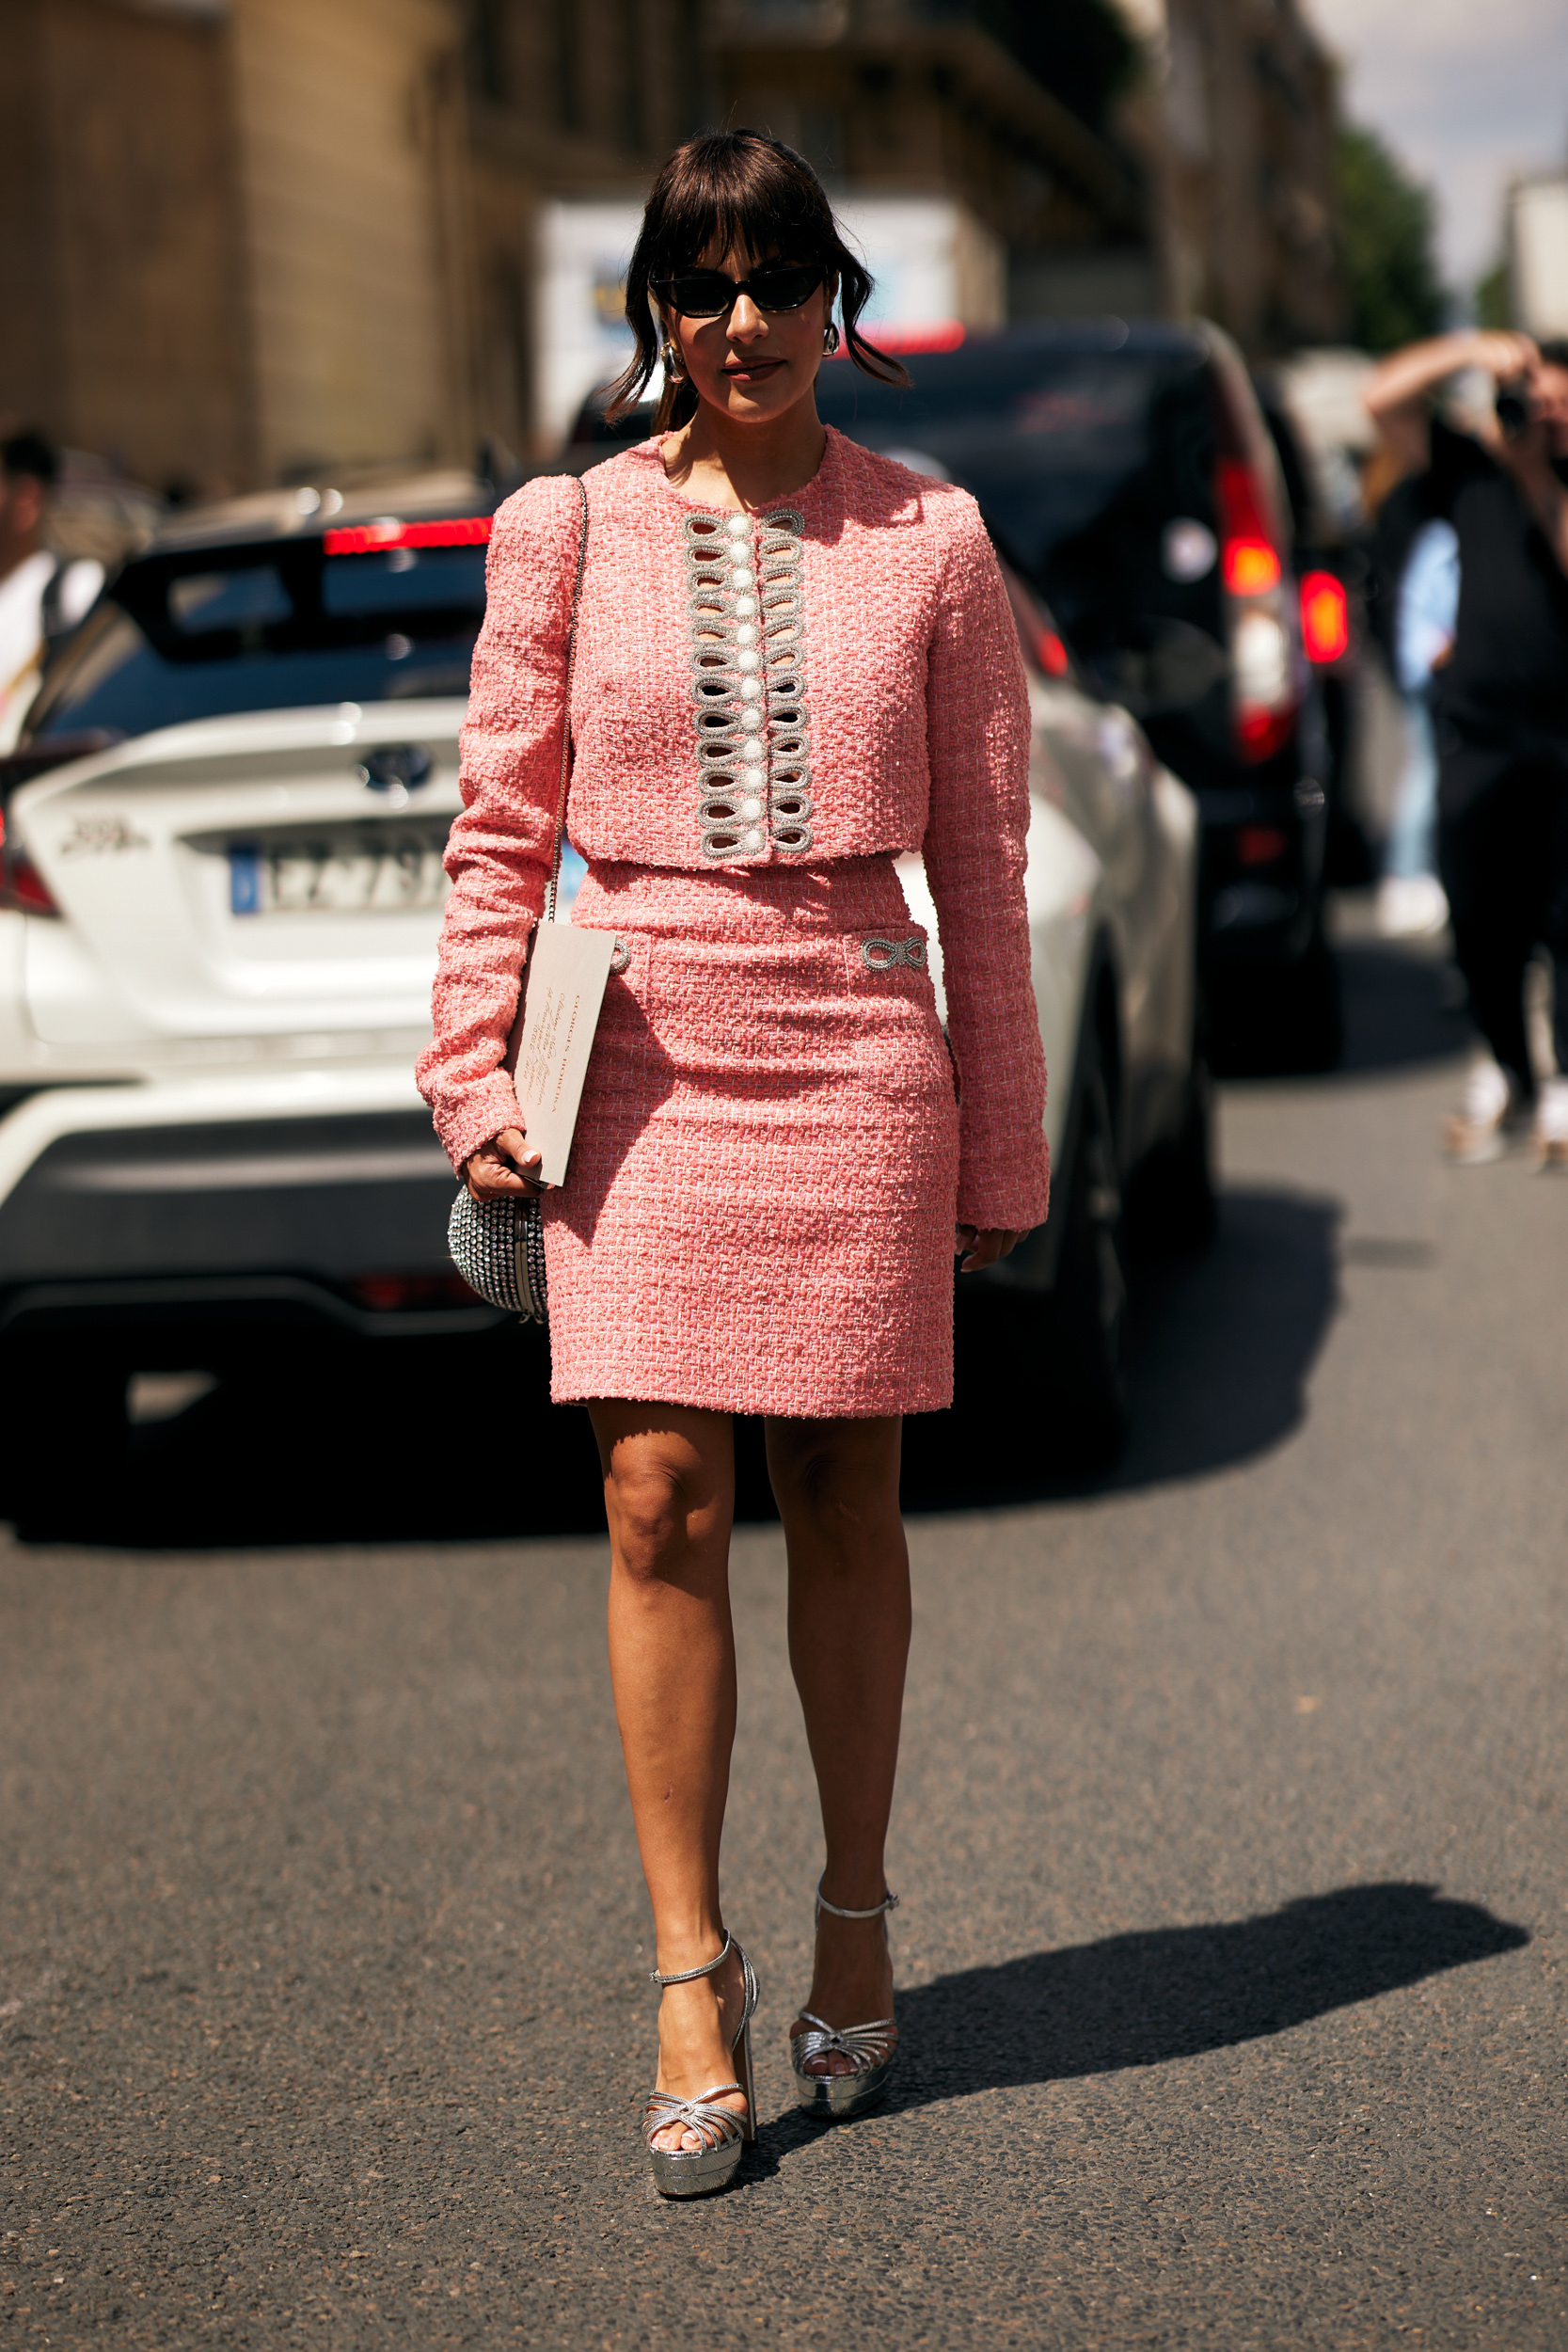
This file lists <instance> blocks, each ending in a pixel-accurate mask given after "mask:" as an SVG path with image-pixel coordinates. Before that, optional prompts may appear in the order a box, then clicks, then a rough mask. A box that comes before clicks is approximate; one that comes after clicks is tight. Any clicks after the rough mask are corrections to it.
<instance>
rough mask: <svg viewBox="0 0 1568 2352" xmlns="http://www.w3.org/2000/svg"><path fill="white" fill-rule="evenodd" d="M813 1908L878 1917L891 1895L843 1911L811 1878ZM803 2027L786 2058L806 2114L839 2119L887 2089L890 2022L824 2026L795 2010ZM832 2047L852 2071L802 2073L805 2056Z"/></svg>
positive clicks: (892, 1904) (827, 2052)
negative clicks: (864, 1906) (858, 1908)
mask: <svg viewBox="0 0 1568 2352" xmlns="http://www.w3.org/2000/svg"><path fill="white" fill-rule="evenodd" d="M816 1907H817V1909H818V1911H829V1912H832V1915H833V1917H834V1918H835V1919H880V1918H882V1917H883V1916H884V1915H886V1914H887V1913H888V1912H890V1911H896V1909H897V1908H898V1898H897V1896H896V1895H884V1896H883V1898H882V1899H881V1901H880V1902H879V1903H873V1904H872V1906H871V1909H870V1910H869V1911H843V1910H841V1909H840V1908H839V1906H838V1904H837V1903H831V1902H830V1901H829V1900H828V1898H827V1897H826V1895H824V1894H823V1892H822V1881H821V1880H820V1879H818V1880H817V1882H816ZM800 2014H801V2016H802V2017H803V2018H804V2019H805V2021H806V2025H807V2027H808V2030H807V2031H806V2032H805V2033H802V2034H797V2035H796V2037H795V2039H794V2041H793V2042H791V2043H790V2045H789V2063H790V2065H791V2067H792V2068H793V2070H794V2074H795V2097H796V2101H797V2103H798V2105H800V2106H802V2107H804V2109H805V2111H806V2113H807V2114H808V2115H819V2116H825V2117H827V2118H829V2119H830V2120H833V2121H838V2122H842V2121H843V2119H844V2118H845V2117H846V2116H847V2115H861V2114H863V2112H864V2111H865V2109H866V2108H867V2107H869V2106H875V2105H876V2103H877V2101H878V2100H879V2098H880V2097H881V2095H882V2093H883V2091H884V2090H886V2089H887V2083H888V2076H889V2075H890V2074H892V2072H893V2061H894V2058H895V2057H896V2055H897V2052H896V2048H895V2044H894V2042H893V2041H892V2040H891V2038H890V2037H891V2036H892V2033H893V2030H894V2021H893V2019H892V2018H891V2017H879V2018H878V2019H876V2021H875V2022H874V2023H873V2024H872V2025H869V2026H830V2025H829V2024H828V2023H827V2021H826V2019H825V2018H821V2017H814V2016H813V2015H812V2013H811V2011H810V2010H809V2009H803V2010H801V2011H800ZM834 2052H839V2053H842V2055H843V2056H844V2057H845V2058H847V2059H848V2060H849V2064H850V2067H851V2068H852V2070H853V2071H852V2072H851V2073H850V2074H807V2073H806V2071H805V2069H806V2065H807V2062H808V2060H810V2059H812V2058H830V2057H832V2055H833V2054H834Z"/></svg>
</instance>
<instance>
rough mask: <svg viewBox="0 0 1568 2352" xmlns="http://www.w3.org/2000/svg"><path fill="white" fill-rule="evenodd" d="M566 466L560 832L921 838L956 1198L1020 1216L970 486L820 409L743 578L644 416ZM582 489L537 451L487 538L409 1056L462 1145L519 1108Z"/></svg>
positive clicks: (1003, 699)
mask: <svg viewBox="0 0 1568 2352" xmlns="http://www.w3.org/2000/svg"><path fill="white" fill-rule="evenodd" d="M584 487H585V489H586V491H587V495H588V505H589V514H590V522H589V538H588V557H587V566H586V570H585V573H584V578H583V585H582V596H581V604H580V609H579V616H578V643H577V655H576V660H575V663H574V667H573V677H572V696H571V730H572V738H571V739H572V753H573V761H572V775H571V789H570V795H569V800H568V804H567V834H568V837H569V838H570V840H571V841H572V843H573V844H574V846H575V847H576V848H577V849H578V850H579V851H580V852H581V854H582V855H583V856H584V857H585V858H586V859H588V860H589V862H590V864H593V863H594V862H595V861H614V862H617V863H629V864H633V865H637V866H652V867H659V868H674V869H677V870H679V869H695V870H698V871H706V872H710V873H714V872H729V873H736V874H744V873H746V872H750V871H751V870H752V869H755V868H764V869H766V868H770V867H771V868H778V867H792V866H793V867H805V868H808V869H809V868H811V867H813V866H823V865H826V864H828V863H830V862H837V861H841V860H846V859H863V858H874V857H881V856H886V855H889V854H896V853H898V852H901V851H904V850H922V851H923V852H924V856H925V863H926V871H927V878H928V881H929V883H930V887H931V893H932V897H933V898H934V900H935V903H936V908H937V915H938V921H939V925H940V929H941V934H942V956H943V965H944V973H945V982H946V992H947V1011H948V1028H949V1035H950V1038H951V1041H952V1046H953V1051H954V1055H955V1058H956V1060H957V1064H958V1080H959V1106H960V1118H959V1123H960V1162H959V1169H960V1172H959V1184H958V1202H957V1214H958V1217H959V1218H960V1219H962V1220H963V1221H965V1222H967V1223H973V1224H977V1225H982V1226H1008V1227H1015V1228H1022V1227H1027V1226H1030V1225H1035V1224H1037V1223H1038V1222H1039V1221H1040V1220H1041V1218H1043V1216H1044V1215H1045V1209H1046V1195H1047V1181H1048V1178H1047V1168H1046V1153H1045V1143H1044V1136H1043V1131H1042V1123H1041V1122H1042V1119H1043V1114H1044V1105H1045V1068H1044V1060H1043V1057H1042V1054H1041V1049H1040V1041H1039V1028H1038V1023H1037V1014H1036V1008H1035V1001H1034V994H1033V991H1032V988H1031V984H1030V955H1029V933H1028V923H1027V918H1026V914H1025V910H1024V899H1023V863H1024V835H1025V830H1026V827H1027V822H1028V808H1029V802H1028V785H1027V774H1028V755H1029V705H1028V695H1027V690H1026V687H1025V684H1024V675H1023V665H1022V657H1021V654H1020V651H1019V645H1018V638H1017V633H1016V630H1015V628H1014V625H1013V620H1012V615H1011V612H1010V610H1009V607H1008V604H1007V598H1006V589H1005V587H1004V585H1003V582H1002V578H1001V574H1000V572H999V570H998V567H997V563H996V558H995V556H994V554H993V552H992V550H991V547H990V540H989V539H988V537H987V535H986V532H985V528H984V525H983V524H982V522H981V520H980V516H979V512H978V510H977V508H976V507H975V504H974V501H973V499H971V498H970V497H969V496H968V495H967V494H966V493H965V492H964V491H962V490H959V489H956V488H954V487H953V486H951V485H947V484H942V483H936V482H932V481H929V480H927V478H925V477H924V476H922V475H917V474H914V473H911V472H910V471H909V470H908V469H906V468H904V467H902V466H899V465H896V464H895V463H894V462H893V461H892V460H891V459H888V458H883V457H878V456H875V455H873V454H871V453H869V452H867V451H865V450H863V449H862V448H860V447H859V446H858V445H857V444H856V443H854V442H851V441H847V440H846V439H845V438H844V437H842V436H841V435H840V434H838V433H836V432H834V431H833V430H832V428H831V427H830V429H829V433H828V448H827V453H826V456H825V457H824V459H823V462H822V465H821V467H820V469H818V471H817V473H816V477H815V479H814V480H813V481H812V482H810V483H809V484H808V485H806V487H805V488H804V489H803V490H801V491H799V492H797V493H796V494H795V495H794V496H793V497H792V498H791V499H790V501H788V502H787V504H786V505H785V504H781V505H780V506H779V507H776V508H769V509H768V510H766V511H765V516H764V522H765V525H766V528H765V529H764V530H763V531H762V532H759V534H758V543H757V573H756V575H755V576H753V575H752V574H746V573H742V574H736V573H735V572H733V571H731V570H729V569H728V568H727V563H726V558H727V554H728V550H727V549H726V547H725V523H726V517H725V516H723V515H722V514H721V513H719V512H717V511H716V510H714V509H712V508H707V507H704V506H703V505H701V504H700V503H699V502H698V501H694V500H691V499H689V498H687V497H685V496H684V495H683V494H682V493H680V492H678V491H677V490H676V489H674V488H673V486H672V485H671V484H670V482H669V480H668V478H667V476H666V474H665V471H664V466H663V461H662V457H661V454H660V446H659V444H658V442H657V441H648V442H645V443H643V444H642V446H641V448H638V449H633V450H628V451H627V452H626V453H624V454H623V455H621V456H619V457H615V458H612V459H610V461H608V462H607V463H606V464H603V465H600V466H596V467H594V469H592V471H591V472H589V473H588V474H587V476H586V477H585V478H584ZM579 516H580V504H579V501H578V490H577V485H575V483H573V482H571V481H570V480H567V479H563V478H562V477H560V476H546V477H544V478H541V479H539V480H536V481H533V482H531V483H529V484H527V485H525V486H524V487H523V488H522V489H521V490H519V491H518V492H517V493H516V495H515V497H513V498H511V499H509V500H508V501H506V503H505V504H504V505H503V506H502V507H501V508H500V510H499V514H498V516H497V517H496V526H495V531H494V534H493V536H492V539H491V542H490V553H489V565H488V576H487V577H488V599H487V608H486V612H485V620H484V627H483V631H482V633H481V635H480V639H479V644H478V645H477V647H476V649H475V654H474V664H473V683H472V690H471V696H470V701H469V705H468V719H467V726H466V727H465V729H464V732H463V739H462V764H461V787H462V792H463V798H464V803H465V809H464V814H463V815H462V816H461V817H459V818H457V820H456V822H455V823H454V824H453V826H452V829H451V839H450V842H449V845H448V849H447V856H446V866H447V872H448V874H449V875H450V876H451V882H452V889H451V896H450V898H449V899H448V902H447V913H446V924H445V930H444V932H443V935H442V942H441V952H440V960H439V967H438V971H437V975H436V990H435V1030H436V1034H435V1041H434V1042H433V1044H432V1045H431V1046H430V1048H429V1049H428V1051H427V1052H426V1053H425V1054H424V1056H423V1057H422V1058H421V1060H420V1066H419V1077H420V1087H421V1089H422V1090H423V1092H424V1094H425V1097H426V1099H427V1100H428V1101H429V1102H430V1104H431V1105H432V1107H433V1109H434V1111H435V1116H436V1130H437V1133H438V1134H439V1136H440V1137H441V1141H442V1143H443V1144H444V1145H445V1147H446V1150H447V1152H448V1154H449V1156H450V1157H451V1161H452V1163H453V1165H454V1167H461V1165H462V1163H463V1162H464V1161H465V1160H466V1159H467V1157H468V1155H469V1154H470V1153H471V1152H474V1151H476V1150H477V1149H478V1147H479V1146H480V1145H481V1144H482V1143H484V1142H486V1141H488V1139H489V1138H490V1137H491V1136H494V1135H497V1134H499V1131H500V1130H501V1128H503V1127H506V1126H514V1125H516V1124H518V1123H519V1115H518V1111H517V1104H516V1099H515V1094H514V1092H513V1089H512V1085H511V1082H510V1079H509V1078H508V1076H507V1074H506V1073H505V1071H504V1069H503V1068H502V1060H503V1056H504V1052H505V1047H506V1041H507V1036H508V1032H509V1029H510V1025H511V1022H512V1017H513V1012H514V1009H515V1002H516V993H517V977H518V973H519V969H520V966H521V962H522V960H523V955H524V944H525V941H526V938H527V935H528V931H529V930H530V928H531V925H532V923H533V922H534V921H535V920H536V919H537V917H538V915H539V914H540V911H541V909H542V907H543V903H544V896H545V886H546V877H547V873H548V867H549V860H550V852H551V845H552V838H553V828H554V818H555V803H556V796H557V792H558V789H559V782H560V764H561V727H562V715H563V714H562V699H563V688H564V681H565V662H566V644H567V632H568V625H569V619H570V610H571V596H572V583H573V580H574V577H575V573H576V565H577V554H578V532H579ZM757 675H760V676H761V677H762V678H763V680H764V681H765V683H766V694H767V702H766V712H765V713H764V714H762V715H760V716H759V715H758V714H757V713H756V711H755V708H754V705H749V704H748V702H747V701H746V699H745V698H746V697H747V696H748V695H751V696H752V697H755V696H756V695H757V688H756V686H755V685H754V684H752V683H750V680H751V679H752V678H753V677H755V676H757Z"/></svg>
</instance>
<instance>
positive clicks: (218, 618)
mask: <svg viewBox="0 0 1568 2352" xmlns="http://www.w3.org/2000/svg"><path fill="white" fill-rule="evenodd" d="M483 618H484V548H483V545H470V546H459V547H419V548H414V547H401V546H392V547H388V548H371V549H368V550H356V551H355V552H353V553H344V554H338V553H333V554H328V553H327V552H326V551H325V545H324V543H323V541H322V540H321V539H320V538H308V539H299V540H293V541H290V542H288V543H287V544H286V545H284V546H282V547H279V546H278V545H277V543H276V542H272V541H269V542H268V543H266V544H265V545H264V546H247V547H231V548H222V547H220V548H210V547H208V548H192V549H188V550H187V549H181V550H179V551H162V552H155V553H152V554H150V555H146V556H142V557H140V558H138V559H137V560H136V561H135V562H134V563H131V564H127V565H126V567H125V569H124V570H123V571H122V572H121V573H120V575H119V578H118V580H115V581H114V582H113V583H112V585H111V586H110V588H109V589H108V591H107V593H106V595H105V596H104V597H103V601H102V602H101V603H100V605H99V607H98V610H97V611H96V612H94V613H93V614H92V615H91V616H90V618H89V619H88V620H87V623H86V625H85V626H84V627H83V628H82V629H81V630H80V631H79V632H78V633H77V635H76V636H75V637H73V638H72V639H71V643H70V644H69V646H68V647H67V648H66V650H65V652H64V653H63V655H62V656H61V658H60V660H58V661H57V662H56V663H55V665H53V666H52V668H51V670H50V672H49V675H48V676H47V678H46V679H45V681H44V684H43V687H42V690H41V691H40V695H39V698H38V700H37V701H36V702H35V703H34V705H33V707H32V709H31V711H30V712H29V714H28V723H27V733H28V738H29V739H31V740H33V741H38V740H40V739H42V740H47V739H49V738H50V737H51V736H56V735H77V734H85V733H86V732H87V731H88V730H102V731H103V732H104V733H106V734H113V735H122V736H131V735H146V734H149V733H150V732H151V731H152V729H154V728H155V727H167V726H176V725H178V724H179V723H181V722H182V721H184V720H189V719H211V718H217V717H221V716H224V715H226V714H228V713H230V712H234V711H246V710H282V709H290V708H294V707H304V706H309V705H319V704H325V703H343V702H355V703H373V702H392V701H403V700H406V699H410V698H414V697H420V696H424V695H441V694H466V693H467V691H468V668H469V663H470V660H471V659H472V655H473V649H474V639H475V638H476V636H477V635H478V633H479V628H480V624H481V622H482V621H483Z"/></svg>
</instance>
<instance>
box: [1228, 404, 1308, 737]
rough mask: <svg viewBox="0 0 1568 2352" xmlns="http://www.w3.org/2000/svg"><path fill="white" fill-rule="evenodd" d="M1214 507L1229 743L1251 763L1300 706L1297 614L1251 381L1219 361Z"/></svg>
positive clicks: (1274, 479) (1272, 463) (1269, 445)
mask: <svg viewBox="0 0 1568 2352" xmlns="http://www.w3.org/2000/svg"><path fill="white" fill-rule="evenodd" d="M1213 383H1214V392H1215V402H1214V405H1215V424H1216V428H1217V439H1218V443H1219V450H1218V458H1217V462H1216V464H1215V468H1214V509H1215V514H1216V516H1217V518H1218V522H1219V528H1220V578H1221V580H1222V581H1223V583H1224V588H1225V603H1226V619H1227V634H1228V636H1229V641H1230V675H1231V709H1232V715H1233V725H1234V729H1235V743H1236V750H1237V752H1238V754H1239V755H1240V756H1241V757H1242V758H1243V760H1245V761H1247V763H1248V764H1249V765H1257V764H1259V762H1261V761H1263V760H1266V759H1273V758H1274V757H1275V755H1276V754H1277V753H1279V752H1282V751H1283V750H1284V749H1285V747H1286V746H1287V744H1288V743H1289V742H1290V740H1291V734H1292V733H1293V731H1294V728H1295V723H1296V714H1297V712H1298V711H1299V710H1300V707H1301V698H1302V685H1303V680H1302V675H1301V641H1300V637H1299V634H1298V632H1299V629H1300V626H1301V624H1300V618H1299V615H1298V613H1297V611H1296V600H1295V597H1294V596H1293V595H1292V594H1291V583H1290V581H1289V580H1288V579H1287V575H1286V562H1287V556H1288V550H1289V540H1288V536H1287V532H1286V523H1285V501H1284V495H1283V492H1282V489H1281V487H1280V483H1279V466H1278V460H1277V458H1276V457H1275V451H1274V444H1273V442H1272V441H1271V440H1270V439H1269V437H1268V431H1267V428H1266V427H1265V425H1264V423H1263V420H1262V418H1261V417H1260V416H1259V413H1258V408H1257V404H1256V403H1255V401H1254V400H1253V397H1252V390H1251V387H1250V386H1249V385H1248V384H1247V381H1246V378H1245V376H1244V374H1243V373H1242V371H1241V369H1240V367H1239V366H1236V367H1235V368H1234V370H1232V367H1231V366H1230V365H1227V364H1226V363H1225V362H1224V361H1223V360H1222V361H1221V363H1220V365H1219V366H1218V367H1217V368H1216V370H1215V373H1214V377H1213Z"/></svg>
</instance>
